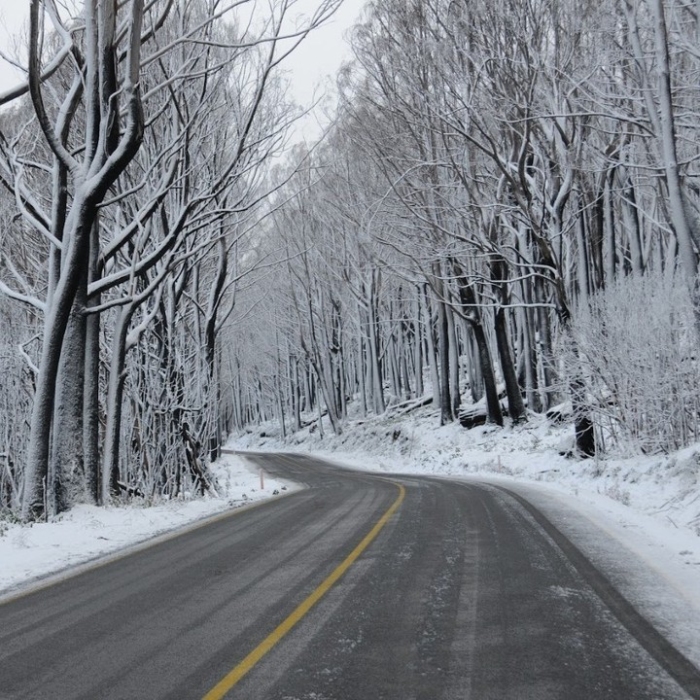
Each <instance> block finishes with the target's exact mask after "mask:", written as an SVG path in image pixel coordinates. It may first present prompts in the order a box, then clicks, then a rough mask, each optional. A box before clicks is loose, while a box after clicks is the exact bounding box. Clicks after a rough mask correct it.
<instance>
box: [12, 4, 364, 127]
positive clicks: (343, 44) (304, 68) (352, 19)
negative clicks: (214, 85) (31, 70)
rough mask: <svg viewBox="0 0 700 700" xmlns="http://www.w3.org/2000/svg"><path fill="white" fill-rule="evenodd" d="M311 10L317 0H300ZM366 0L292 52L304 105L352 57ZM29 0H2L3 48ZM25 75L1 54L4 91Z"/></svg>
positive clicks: (290, 68) (297, 95)
mask: <svg viewBox="0 0 700 700" xmlns="http://www.w3.org/2000/svg"><path fill="white" fill-rule="evenodd" d="M299 2H300V5H301V6H302V8H304V9H306V8H309V9H308V10H306V12H307V14H308V12H309V11H310V10H312V9H313V8H314V7H315V6H316V5H317V0H299ZM364 4H365V0H344V1H343V4H342V6H341V7H340V9H339V10H338V11H337V12H336V13H335V15H333V17H332V18H331V19H330V20H329V21H328V22H327V23H326V24H325V25H324V26H322V27H320V28H319V29H317V30H316V31H315V32H313V33H312V34H311V35H310V36H309V37H308V38H307V39H306V40H305V41H304V42H303V43H302V45H301V46H300V47H299V48H298V49H297V51H296V53H295V54H293V55H292V56H290V58H289V59H288V62H287V63H286V64H285V70H286V71H287V72H288V73H289V75H290V78H291V82H292V92H293V96H294V99H295V100H296V102H298V103H299V104H300V105H303V106H307V105H310V104H311V103H312V102H313V101H314V100H315V99H318V98H319V96H320V95H321V94H322V92H323V91H324V90H326V89H332V88H333V86H334V84H335V74H336V72H337V70H338V68H340V66H341V64H342V63H343V61H345V60H348V58H349V57H350V46H349V43H348V41H347V36H346V35H347V34H348V31H349V29H350V28H351V27H352V25H353V24H355V23H356V22H357V21H358V20H359V18H360V14H361V11H362V8H363V6H364ZM28 14H29V0H0V51H2V52H3V53H10V54H12V53H14V46H15V45H16V44H17V42H18V39H19V38H20V37H21V35H22V31H23V28H26V21H27V16H28ZM19 80H21V76H20V75H19V74H18V73H17V72H16V71H15V69H14V68H13V67H12V66H11V65H9V64H8V63H7V62H6V61H5V60H3V59H2V58H0V93H2V92H4V91H5V90H7V89H9V88H11V87H13V86H14V85H16V84H17V83H18V82H19ZM318 131H319V127H318V125H317V119H315V118H314V117H309V118H307V119H306V120H305V123H304V126H303V132H304V134H305V135H306V136H307V137H310V138H313V136H315V135H316V134H317V133H318Z"/></svg>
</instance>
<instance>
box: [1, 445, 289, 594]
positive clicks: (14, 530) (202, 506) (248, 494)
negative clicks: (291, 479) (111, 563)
mask: <svg viewBox="0 0 700 700" xmlns="http://www.w3.org/2000/svg"><path fill="white" fill-rule="evenodd" d="M212 471H213V473H214V475H215V476H216V479H217V482H218V488H217V491H218V493H219V494H220V495H219V496H218V497H211V496H207V497H206V498H202V499H193V500H173V501H162V502H160V503H155V504H153V505H151V506H150V507H147V506H146V505H145V504H141V505H139V504H138V502H134V501H132V502H131V504H129V505H128V506H123V507H119V506H113V507H108V508H97V507H95V506H88V505H79V506H76V507H74V508H73V509H72V510H70V511H69V512H68V513H64V514H62V515H60V516H58V517H57V518H56V519H54V520H52V521H51V522H48V523H34V524H32V525H21V524H19V523H11V522H8V521H5V520H0V600H2V598H3V597H7V596H8V595H11V594H13V593H14V592H16V591H17V590H19V589H22V590H25V589H26V588H27V587H32V586H34V585H44V584H45V583H47V581H49V580H54V579H55V576H52V575H53V574H57V575H58V576H59V577H60V576H61V575H65V574H67V573H74V572H75V570H76V567H79V568H82V566H84V565H90V564H92V563H94V562H95V561H96V560H104V558H105V557H107V556H109V555H110V554H114V553H117V552H118V553H123V552H124V550H125V549H132V548H134V547H138V546H148V545H150V544H152V543H153V541H154V538H157V537H159V536H160V537H161V538H163V537H167V536H168V535H169V534H171V533H172V532H173V531H182V529H183V528H186V527H187V526H188V525H189V526H192V524H193V523H195V524H196V525H199V524H200V523H201V521H202V520H203V519H207V518H212V517H216V516H217V515H218V514H221V513H222V512H227V511H230V510H231V509H232V508H240V507H242V506H246V505H249V504H251V503H254V502H256V501H259V500H261V499H266V498H272V497H278V496H279V495H282V494H284V493H288V492H289V491H291V490H293V489H294V488H296V486H295V485H293V484H290V483H288V482H283V481H279V480H275V479H272V478H271V477H270V476H267V475H263V487H264V488H261V487H260V486H261V482H260V474H259V472H258V470H257V469H254V468H253V467H251V466H250V465H249V464H248V463H246V462H245V461H244V460H242V459H240V458H239V457H236V456H233V455H228V454H226V455H224V456H223V457H222V458H221V459H220V460H219V461H218V462H217V463H216V464H215V465H213V467H212ZM81 565H82V566H81Z"/></svg>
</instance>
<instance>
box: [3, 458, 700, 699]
mask: <svg viewBox="0 0 700 700" xmlns="http://www.w3.org/2000/svg"><path fill="white" fill-rule="evenodd" d="M255 459H256V460H258V461H260V462H261V463H263V464H264V465H265V469H266V470H267V471H268V472H270V473H272V474H274V475H276V476H280V477H285V478H289V479H293V480H296V481H299V482H303V483H306V484H307V485H309V486H310V487H311V488H309V489H304V490H301V491H297V492H295V493H292V494H290V495H288V496H285V497H284V498H280V499H277V500H275V501H271V502H267V503H264V504H261V505H258V506H256V507H253V508H250V509H247V510H245V511H239V512H234V513H233V514H232V515H231V516H230V517H227V518H223V519H220V520H218V521H216V522H214V523H212V524H209V525H206V526H204V527H200V528H198V529H195V530H193V531H190V532H187V533H185V534H183V535H181V536H179V537H177V538H173V539H171V540H168V541H166V542H164V543H161V544H158V545H156V546H153V547H151V548H149V549H146V550H144V551H141V552H137V553H135V554H132V555H129V556H127V557H124V558H122V559H119V560H118V561H114V562H111V563H109V564H105V565H103V566H100V567H98V568H95V569H92V570H90V571H88V572H85V573H82V574H80V575H78V576H75V577H73V578H69V579H67V580H65V581H62V582H60V583H58V584H56V585H53V586H50V587H48V588H45V589H43V590H39V591H36V592H34V593H31V594H28V595H25V596H23V597H19V598H17V599H14V600H11V601H9V602H7V603H5V604H2V605H0V699H2V700H9V699H10V698H12V699H13V700H15V699H18V698H23V699H27V700H43V699H47V700H48V699H50V700H64V699H65V700H68V699H70V700H73V699H75V700H78V699H80V700H117V699H119V700H138V699H143V700H161V699H165V698H168V699H171V700H187V699H190V698H192V699H201V698H205V697H206V698H207V700H214V698H219V697H227V698H241V699H244V700H380V699H381V700H411V699H415V700H440V699H444V700H448V699H449V700H452V699H454V700H468V699H473V700H490V699H493V700H506V699H513V700H528V699H530V698H531V699H533V700H549V699H550V698H551V699H555V698H556V699H562V698H563V699H566V700H579V699H580V700H604V699H606V698H609V699H611V700H625V699H627V698H629V699H634V700H645V699H649V700H652V699H654V700H660V699H666V698H669V699H671V698H674V699H675V698H688V697H692V698H700V671H698V669H696V668H695V667H694V666H692V664H690V663H689V662H688V661H687V660H686V659H685V658H684V657H683V656H682V655H681V654H680V653H679V652H677V651H676V650H675V649H674V648H673V647H672V646H671V645H670V644H669V643H668V642H667V641H666V640H665V639H664V638H663V637H662V636H661V635H659V634H658V633H657V632H656V631H655V630H654V628H653V627H652V626H651V625H649V624H648V623H647V622H646V621H645V620H644V619H643V618H641V617H640V616H639V615H638V614H637V613H636V611H635V609H634V606H632V605H630V603H629V601H626V600H625V599H624V598H623V597H622V596H621V595H620V594H619V593H618V592H617V591H616V589H615V587H614V586H613V585H612V584H610V582H609V580H608V579H607V578H606V577H605V575H604V574H603V573H601V572H600V571H598V570H597V569H596V568H595V567H594V566H593V565H592V564H591V563H590V562H589V561H588V560H587V559H586V558H585V556H584V555H583V554H582V553H581V552H580V551H579V550H578V549H577V548H576V547H575V546H574V545H573V544H572V543H571V542H570V541H569V540H567V539H566V537H564V536H563V535H562V534H561V533H560V532H559V531H558V530H557V528H556V527H555V526H554V525H553V524H552V523H551V522H549V521H548V520H547V519H546V518H545V517H544V516H543V515H542V513H540V512H539V511H538V510H536V509H535V508H534V507H533V506H532V505H530V504H528V503H527V502H525V501H523V500H522V499H521V498H520V497H518V496H515V495H513V494H511V493H509V492H506V491H504V490H502V489H498V488H496V487H493V486H488V485H479V484H461V483H460V484H458V483H455V482H450V481H444V480H438V479H428V478H419V477H404V476H401V477H396V478H392V479H391V480H389V479H387V478H381V477H377V476H372V475H370V474H362V473H356V472H350V471H345V470H341V469H338V468H334V467H330V466H328V465H326V464H324V463H322V462H319V461H314V460H310V459H307V458H303V457H301V456H292V455H277V456H272V455H268V456H259V457H256V458H255Z"/></svg>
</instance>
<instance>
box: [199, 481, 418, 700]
mask: <svg viewBox="0 0 700 700" xmlns="http://www.w3.org/2000/svg"><path fill="white" fill-rule="evenodd" d="M396 486H398V487H399V496H398V498H397V499H396V500H395V501H394V502H393V503H392V504H391V506H390V507H389V510H387V511H386V513H384V515H382V517H381V518H380V519H379V520H378V521H377V523H376V525H375V526H374V527H373V528H372V529H371V530H370V531H369V532H368V533H367V534H366V535H365V537H364V538H363V540H362V541H361V542H360V544H358V545H357V547H355V549H353V550H352V552H350V554H349V555H348V556H347V558H346V559H345V560H344V561H343V562H342V563H341V564H340V565H339V566H338V567H337V568H336V569H335V570H334V571H333V572H332V573H331V574H330V575H329V576H328V578H327V579H326V580H325V581H324V582H323V583H322V584H321V585H320V586H319V587H318V588H317V589H316V590H315V591H314V592H313V593H312V594H311V595H310V596H309V597H308V598H307V599H306V600H305V601H304V602H302V603H300V605H299V606H298V607H297V608H296V610H294V612H293V613H292V614H291V615H290V616H289V617H288V618H287V619H286V620H284V621H283V622H282V623H280V625H279V626H278V627H277V628H276V629H275V630H273V631H272V632H271V633H270V634H269V635H268V636H267V637H265V639H263V641H262V642H260V644H258V646H257V647H255V649H253V651H251V652H250V654H248V656H246V657H245V659H243V661H241V662H240V663H239V664H238V665H237V666H234V668H233V669H231V671H230V672H229V673H227V674H226V675H225V676H224V677H223V678H222V679H221V680H220V681H219V682H218V683H217V684H216V685H215V686H214V687H213V688H212V689H211V690H210V691H209V692H208V693H207V694H206V695H205V696H204V698H203V700H221V698H223V697H224V696H225V695H226V693H228V692H229V690H231V688H233V687H234V686H235V685H236V683H238V681H240V680H241V678H243V676H245V675H246V673H248V671H250V670H251V669H252V668H253V666H255V664H257V663H258V661H260V660H261V659H262V658H263V657H264V656H265V654H267V652H269V651H270V650H271V649H272V648H273V647H274V646H275V645H276V644H277V643H278V642H279V641H280V640H281V639H282V638H283V637H284V636H285V635H286V634H287V632H289V631H290V630H291V629H292V628H293V627H294V625H296V624H297V622H299V621H300V620H301V619H302V618H303V617H304V615H306V613H308V612H309V610H311V608H312V607H313V606H314V605H315V604H316V603H317V602H318V601H319V600H320V599H321V598H323V596H324V595H325V594H326V593H327V592H328V591H329V590H330V589H331V587H332V586H333V585H334V584H335V583H336V582H337V581H338V579H339V578H340V577H341V576H342V575H343V574H344V573H345V572H346V571H347V570H348V569H349V568H350V567H351V566H352V564H353V563H354V562H355V560H356V559H357V558H358V557H359V556H360V554H362V552H364V551H365V549H367V547H369V545H370V544H371V543H372V541H373V540H374V538H375V537H376V536H377V535H378V534H379V532H380V530H381V529H382V528H383V527H384V526H385V525H386V524H387V522H388V521H389V518H391V516H392V515H393V514H394V512H395V511H396V509H397V508H398V507H399V506H400V505H401V503H402V502H403V499H404V497H405V496H406V489H405V488H404V487H403V486H402V485H401V484H396Z"/></svg>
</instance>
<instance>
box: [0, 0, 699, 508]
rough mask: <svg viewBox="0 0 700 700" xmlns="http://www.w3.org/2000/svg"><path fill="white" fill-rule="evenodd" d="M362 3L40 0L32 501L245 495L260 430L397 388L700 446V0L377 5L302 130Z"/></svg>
mask: <svg viewBox="0 0 700 700" xmlns="http://www.w3.org/2000/svg"><path fill="white" fill-rule="evenodd" d="M338 4H339V0H318V1H317V2H316V3H315V7H314V11H313V12H312V13H311V14H308V15H305V16H304V17H303V18H299V17H298V16H296V17H293V15H294V11H295V0H275V1H273V2H270V3H269V4H268V5H265V4H263V3H256V2H252V1H251V0H233V1H229V0H206V1H203V2H197V3H192V2H184V1H181V0H123V1H122V2H119V3H118V2H116V0H86V1H85V2H84V3H80V4H79V5H76V7H75V8H73V12H67V10H66V7H64V6H63V5H59V4H58V3H55V2H53V0H32V2H31V10H30V18H29V32H28V42H27V60H26V66H25V68H26V76H27V79H26V82H25V83H24V84H21V85H19V86H18V87H17V88H16V89H14V90H11V91H9V92H6V93H5V94H2V95H0V107H1V108H2V109H1V111H0V329H2V333H0V514H2V516H3V517H14V518H18V519H21V520H32V519H41V518H46V517H49V516H53V515H55V514H57V513H60V512H62V511H64V510H66V509H69V508H70V507H71V505H73V504H75V503H83V502H84V503H93V504H98V505H102V504H108V503H112V502H115V501H116V500H119V499H122V500H127V499H130V498H141V499H146V500H149V499H153V498H154V497H156V496H158V497H166V498H189V497H194V496H196V495H197V494H204V493H206V492H208V491H215V490H216V483H215V481H213V479H212V477H211V475H210V471H209V464H210V463H211V461H212V460H214V459H216V457H217V456H218V454H219V451H220V449H221V445H222V443H223V440H224V439H225V438H226V436H227V435H228V434H230V433H231V432H233V431H236V430H243V429H245V428H246V427H249V426H255V425H258V424H260V423H261V422H263V421H270V420H276V421H277V422H278V424H279V426H280V430H281V433H282V434H283V435H286V434H291V433H293V432H294V431H296V430H299V429H300V428H301V427H302V426H306V427H308V426H309V425H310V424H313V423H315V424H316V426H317V429H318V431H319V432H320V433H321V434H322V433H323V431H324V430H325V431H331V432H333V433H335V434H340V433H342V432H343V430H345V429H351V428H350V427H349V426H348V417H349V416H351V415H353V416H362V417H370V416H381V415H382V414H384V413H385V411H386V410H387V408H388V407H391V406H399V407H403V408H404V410H411V408H412V407H415V406H418V405H425V404H427V403H428V402H432V404H433V405H434V406H437V407H439V420H440V421H441V423H443V424H446V423H450V422H454V421H461V422H462V423H463V425H465V429H466V427H468V426H470V425H474V424H476V423H478V422H483V421H485V422H488V423H491V424H493V425H496V426H501V425H516V424H519V423H524V422H526V421H528V420H529V419H530V418H531V417H532V416H533V415H535V414H542V413H548V415H549V416H550V417H551V418H552V420H559V421H570V422H571V430H572V433H573V434H574V435H575V450H574V452H573V454H572V456H573V457H575V458H580V459H584V458H587V457H593V456H600V455H605V454H609V453H614V452H618V453H619V452H622V453H625V454H634V453H646V454H656V453H661V454H666V453H669V452H672V451H674V450H678V449H680V448H682V447H685V446H687V445H689V444H692V443H693V442H696V441H697V440H698V430H699V427H700V405H699V398H700V391H699V390H700V367H699V366H698V362H697V354H696V353H697V348H698V345H699V342H700V287H699V283H698V253H699V251H700V184H699V182H698V174H699V173H700V171H699V170H698V162H697V161H698V156H699V155H700V100H699V99H698V97H699V94H698V93H699V91H700V3H698V2H697V1H696V2H693V1H692V0H666V1H664V0H596V1H595V2H594V1H592V0H583V1H582V2H573V1H572V0H525V1H523V0H489V1H488V2H486V0H475V1H472V2H466V0H374V1H371V2H369V3H368V4H367V6H366V8H365V10H364V12H363V15H362V18H361V22H360V23H359V24H358V25H357V26H355V27H354V28H353V30H352V33H351V44H352V54H353V55H352V58H351V60H349V61H348V62H347V63H346V64H345V65H344V66H343V68H342V70H341V71H340V73H339V75H338V76H337V100H336V102H337V103H336V105H335V115H334V117H333V119H332V121H331V123H330V124H329V126H328V127H327V129H326V131H325V132H324V134H323V135H322V137H321V138H319V140H318V141H317V142H316V143H307V142H298V141H297V142H293V140H292V137H291V134H292V133H293V127H294V124H295V122H296V121H297V120H298V118H299V117H300V114H301V113H302V112H303V109H304V107H303V106H302V107H299V106H297V105H295V104H293V102H292V101H291V99H290V98H289V96H288V85H287V78H286V77H285V75H284V72H283V67H284V65H285V63H284V62H285V59H286V58H287V56H288V55H289V54H290V53H291V52H293V51H294V50H295V48H296V47H297V46H298V45H299V44H300V42H302V41H303V40H304V39H305V37H306V36H307V35H308V34H309V33H310V32H313V31H314V30H315V29H316V28H317V27H318V26H319V25H320V24H322V23H323V22H325V21H327V20H328V19H329V18H330V17H332V14H333V12H334V10H335V9H336V8H337V6H338ZM319 60H322V57H319ZM572 468H574V469H575V468H576V467H575V462H574V463H573V466H572Z"/></svg>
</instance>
